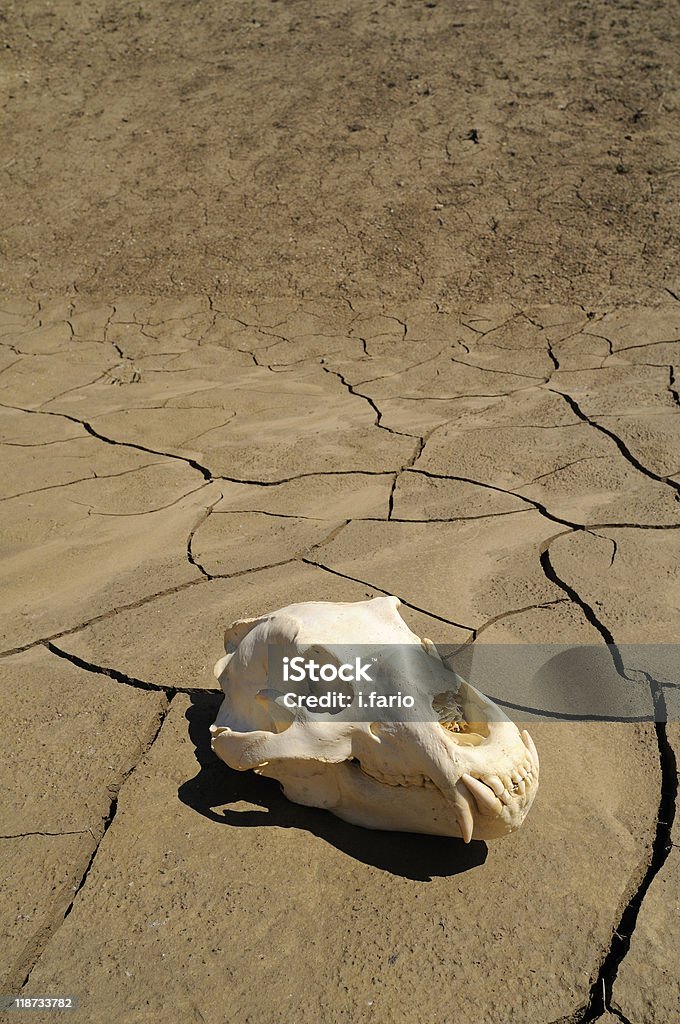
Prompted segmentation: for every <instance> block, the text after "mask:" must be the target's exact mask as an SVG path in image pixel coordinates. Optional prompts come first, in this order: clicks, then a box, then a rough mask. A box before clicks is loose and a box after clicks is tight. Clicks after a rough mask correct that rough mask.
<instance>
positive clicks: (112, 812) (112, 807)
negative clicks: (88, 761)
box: [21, 697, 172, 991]
mask: <svg viewBox="0 0 680 1024" xmlns="http://www.w3.org/2000/svg"><path fill="white" fill-rule="evenodd" d="M171 703H172V697H170V698H169V699H168V702H167V704H166V706H165V708H163V710H162V711H161V713H160V715H159V721H158V726H157V728H156V729H155V730H154V732H153V735H152V736H151V737H150V739H149V740H148V741H147V743H146V744H145V745H144V748H143V750H141V752H140V754H139V757H138V758H137V760H136V761H135V763H134V764H133V765H132V766H131V767H130V768H129V769H128V770H127V771H126V772H125V774H124V775H123V777H122V779H121V780H120V783H119V785H118V787H117V789H116V791H115V793H114V794H113V796H112V798H111V803H110V804H109V810H108V813H107V815H106V817H105V819H104V821H103V823H102V832H101V835H100V837H99V841H98V842H97V843H95V847H94V850H93V851H92V853H91V855H90V858H89V860H88V862H87V864H86V865H85V870H84V871H83V874H82V875H81V878H80V882H79V883H78V886H77V888H76V889H75V891H74V893H73V897H72V899H71V901H70V903H69V905H68V906H67V907H66V910H65V911H64V916H63V918H62V920H61V921H60V922H58V923H56V924H55V926H54V927H52V928H51V929H50V932H49V935H48V936H47V938H46V939H45V941H44V942H43V943H42V946H41V948H40V949H38V950H37V951H36V953H35V954H34V956H33V958H32V963H31V964H30V966H29V967H28V970H27V971H26V975H25V977H24V980H23V983H22V985H21V991H23V990H24V988H25V987H26V985H27V984H28V982H29V980H30V977H31V973H32V971H33V969H34V967H35V965H36V964H37V963H38V961H39V960H40V958H41V956H42V955H43V953H44V951H45V949H46V948H47V946H48V945H49V943H50V942H51V940H52V939H53V938H54V935H55V934H56V932H57V931H58V930H59V928H60V927H61V925H62V924H63V923H64V921H65V920H66V918H67V917H68V916H69V914H70V913H71V911H72V910H73V907H74V905H75V902H76V900H77V898H78V894H79V893H80V892H81V890H82V889H83V887H84V886H85V884H86V882H87V879H88V876H89V874H90V871H91V869H92V865H93V864H94V861H95V858H96V856H97V853H98V852H99V848H100V846H101V844H102V840H103V839H104V836H105V835H106V833H107V832H108V830H109V829H110V828H111V825H112V824H113V822H114V819H115V817H116V812H117V811H118V798H119V796H120V792H121V790H122V788H123V786H124V785H125V783H126V782H127V780H128V779H129V778H130V776H131V775H132V773H133V772H134V771H135V769H136V768H137V766H138V765H139V764H140V763H141V761H142V760H143V758H144V757H146V755H147V754H148V753H149V751H150V750H151V748H152V746H153V745H154V743H155V742H156V739H157V738H158V735H159V733H160V731H161V729H162V728H163V723H164V722H165V720H166V718H167V716H168V712H169V711H170V705H171Z"/></svg>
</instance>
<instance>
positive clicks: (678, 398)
mask: <svg viewBox="0 0 680 1024" xmlns="http://www.w3.org/2000/svg"><path fill="white" fill-rule="evenodd" d="M668 377H669V380H668V390H669V391H670V393H671V395H672V396H673V401H674V402H675V404H676V405H680V394H679V393H678V389H677V387H676V383H677V382H676V379H675V367H673V366H669V367H668Z"/></svg>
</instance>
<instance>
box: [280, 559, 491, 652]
mask: <svg viewBox="0 0 680 1024" xmlns="http://www.w3.org/2000/svg"><path fill="white" fill-rule="evenodd" d="M299 561H301V562H304V563H305V565H311V566H313V567H314V568H315V569H322V570H323V571H324V572H328V573H330V574H331V575H332V576H339V577H340V578H341V579H343V580H351V581H352V583H360V584H361V585H362V586H364V587H368V588H369V590H377V591H378V593H379V594H387V595H388V596H390V597H392V596H396V597H398V598H399V601H400V602H401V603H402V604H403V605H404V607H405V608H410V609H411V610H412V611H414V612H421V613H422V614H423V615H427V616H428V618H430V619H436V620H437V621H438V622H443V623H445V624H446V625H447V626H455V627H456V628H457V629H464V630H465V631H466V632H468V633H472V634H474V628H473V627H472V626H464V625H463V623H462V622H454V621H453V619H445V618H444V616H443V615H437V614H436V613H435V612H430V611H428V610H427V609H426V608H421V607H420V606H419V605H417V604H412V603H411V602H410V601H406V600H405V599H404V598H403V597H401V596H400V595H399V594H396V595H393V594H392V591H390V590H383V588H382V587H378V586H376V585H375V583H369V581H368V580H361V579H359V578H358V577H357V576H349V575H348V574H347V573H345V572H340V571H339V570H338V569H331V568H330V566H328V565H324V563H323V562H315V561H314V560H313V559H311V558H307V557H306V556H301V557H300V559H299Z"/></svg>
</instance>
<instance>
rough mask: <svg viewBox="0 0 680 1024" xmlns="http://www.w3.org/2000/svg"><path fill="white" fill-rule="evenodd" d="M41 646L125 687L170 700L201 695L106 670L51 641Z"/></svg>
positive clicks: (199, 690)
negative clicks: (153, 693) (179, 694)
mask: <svg viewBox="0 0 680 1024" xmlns="http://www.w3.org/2000/svg"><path fill="white" fill-rule="evenodd" d="M43 646H44V647H46V648H47V650H48V651H50V653H51V654H55V655H56V656H57V658H61V659H62V660H63V661H68V662H70V664H71V665H75V666H76V668H82V669H83V670H84V671H86V672H92V673H94V674H95V675H99V676H108V678H109V679H114V680H115V681H116V682H117V683H124V684H125V686H132V687H133V688H134V689H135V690H150V691H153V692H155V693H164V694H165V695H166V696H167V697H168V698H170V699H172V697H174V696H175V694H176V693H180V692H181V693H188V694H194V693H201V692H202V691H201V688H200V687H193V688H186V689H185V688H181V689H180V688H179V687H177V686H163V685H162V684H161V683H149V682H147V681H146V680H145V679H136V678H135V677H134V676H129V675H127V673H125V672H120V671H119V670H118V669H117V668H107V667H106V666H104V665H95V664H94V662H91V661H86V660H85V658H80V657H78V655H77V654H69V652H68V651H65V650H63V648H61V647H57V645H56V644H54V643H53V642H52V641H51V640H46V641H44V642H43Z"/></svg>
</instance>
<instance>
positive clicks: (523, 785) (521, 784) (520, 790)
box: [517, 779, 527, 796]
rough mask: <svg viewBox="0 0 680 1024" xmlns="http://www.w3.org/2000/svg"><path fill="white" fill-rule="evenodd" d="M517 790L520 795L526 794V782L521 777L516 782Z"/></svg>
mask: <svg viewBox="0 0 680 1024" xmlns="http://www.w3.org/2000/svg"><path fill="white" fill-rule="evenodd" d="M517 791H518V793H519V795H520V796H526V795H527V784H526V782H525V781H524V779H521V780H520V781H519V782H518V783H517Z"/></svg>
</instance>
